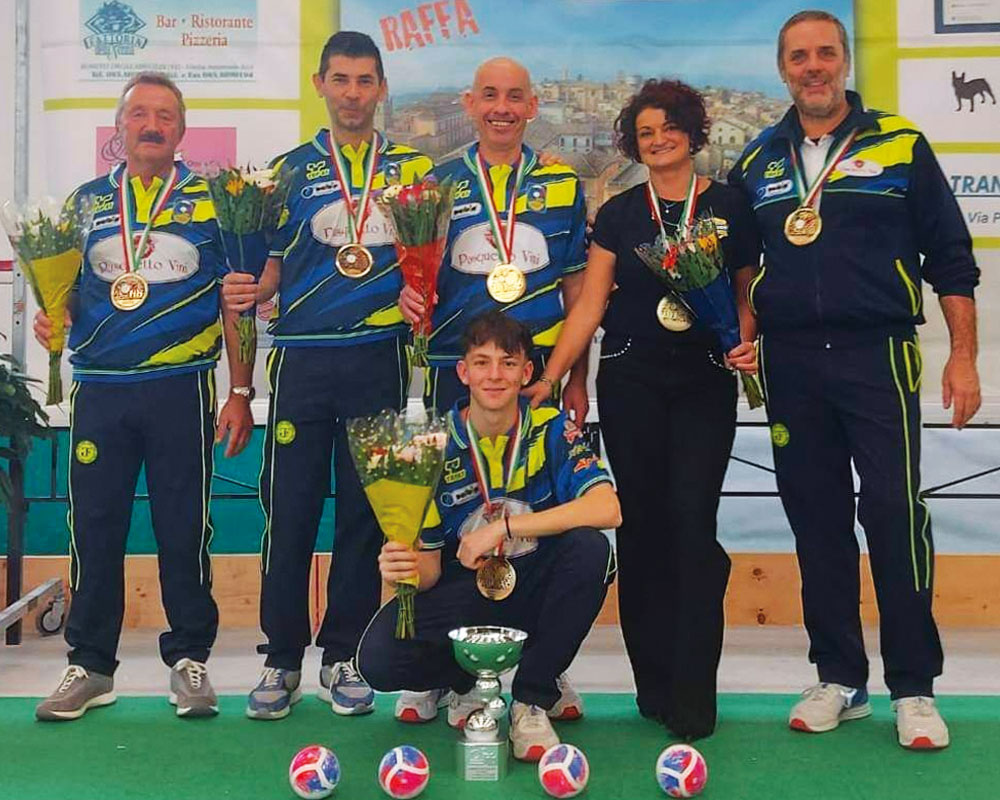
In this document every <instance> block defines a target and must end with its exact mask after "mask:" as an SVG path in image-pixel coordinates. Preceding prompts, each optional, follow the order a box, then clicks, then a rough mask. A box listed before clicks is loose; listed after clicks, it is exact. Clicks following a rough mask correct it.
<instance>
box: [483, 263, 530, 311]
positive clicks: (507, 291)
mask: <svg viewBox="0 0 1000 800" xmlns="http://www.w3.org/2000/svg"><path fill="white" fill-rule="evenodd" d="M527 288H528V282H527V281H526V280H525V278H524V273H523V272H521V270H519V269H518V268H517V267H515V266H514V265H513V264H498V265H497V266H495V267H493V270H492V271H491V272H490V274H489V275H488V276H487V277H486V290H487V291H488V292H489V293H490V297H492V298H493V299H494V300H496V301H497V302H498V303H513V302H514V301H515V300H519V299H520V298H521V296H522V295H523V294H524V292H525V290H526V289H527Z"/></svg>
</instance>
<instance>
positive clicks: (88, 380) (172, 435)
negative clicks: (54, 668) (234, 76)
mask: <svg viewBox="0 0 1000 800" xmlns="http://www.w3.org/2000/svg"><path fill="white" fill-rule="evenodd" d="M115 122H116V124H117V127H118V136H119V137H120V138H121V140H122V142H123V144H124V149H125V162H124V163H123V164H119V165H118V166H116V167H114V168H113V169H112V170H111V172H110V173H108V174H107V175H103V176H101V177H99V178H97V179H95V180H93V181H89V182H87V183H85V184H83V186H81V187H80V188H79V189H77V190H76V192H75V193H74V195H72V196H71V198H70V200H69V201H68V202H70V203H73V202H77V201H78V199H82V198H86V197H88V196H89V197H91V198H92V199H93V200H94V203H95V209H96V211H95V216H94V225H93V230H92V231H91V233H90V234H89V235H88V237H87V240H86V242H85V244H84V247H83V251H84V261H83V270H82V273H81V276H80V280H79V284H78V287H77V290H76V293H75V298H74V300H75V302H74V303H73V313H72V321H73V327H72V331H71V333H70V339H69V347H70V349H71V350H72V351H73V354H72V355H71V356H70V363H72V365H73V381H74V382H73V388H72V390H71V392H70V463H69V501H70V503H69V526H70V557H71V566H70V586H71V589H72V592H73V602H72V603H71V604H70V610H69V618H68V620H67V622H66V641H67V642H68V643H69V645H70V647H71V648H72V649H71V650H70V653H69V666H68V667H67V668H66V669H65V671H64V672H63V674H62V677H61V679H60V681H59V685H58V686H57V687H56V689H55V691H54V692H53V693H52V694H51V695H50V696H49V697H48V698H46V699H45V700H43V701H42V702H41V703H40V704H39V705H38V707H37V709H36V712H35V713H36V716H37V717H38V719H40V720H53V721H57V720H70V719H76V718H78V717H80V716H82V715H83V714H84V713H85V712H86V711H87V709H89V708H93V707H96V706H103V705H108V704H110V703H113V702H115V691H114V678H113V675H114V672H115V669H116V667H117V666H118V661H117V660H116V658H115V656H116V651H117V648H118V638H119V634H120V632H121V625H122V616H123V613H124V604H125V586H124V559H125V544H126V540H127V538H128V532H129V525H130V521H131V518H132V504H133V500H134V495H135V488H136V481H137V479H138V477H139V471H140V469H141V468H142V467H145V471H146V483H147V486H148V489H149V505H150V512H151V514H152V520H153V534H154V536H155V537H156V544H157V551H158V558H159V567H160V584H161V591H162V597H163V606H164V610H165V611H166V615H167V622H168V624H169V630H168V631H166V632H164V633H163V634H161V636H160V654H161V656H162V658H163V660H164V662H165V663H166V664H167V666H168V667H170V668H171V671H170V702H171V703H173V704H174V705H175V706H176V710H177V715H178V716H182V717H197V716H210V715H214V714H216V713H217V712H218V701H217V700H216V696H215V692H214V691H213V690H212V685H211V683H210V682H209V679H208V673H207V671H206V667H205V661H206V660H207V659H208V655H209V651H210V650H211V647H212V644H213V643H214V641H215V634H216V628H217V626H218V611H217V609H216V605H215V601H214V600H213V599H212V591H211V590H212V566H211V563H210V560H209V552H208V545H209V542H210V541H211V539H212V523H211V520H210V518H209V512H208V501H209V491H210V485H211V480H212V460H213V453H212V450H213V448H212V445H213V439H214V440H215V441H220V440H221V439H222V438H223V437H225V436H226V435H228V436H229V443H228V446H227V448H226V456H227V457H228V456H231V455H235V454H236V453H238V452H240V451H241V450H242V449H243V448H244V447H245V446H246V443H247V441H248V440H249V437H250V432H251V430H252V428H253V420H252V418H251V416H250V400H249V397H248V390H247V389H246V387H248V386H249V383H250V368H249V367H248V366H246V365H244V364H241V363H240V359H239V350H238V348H239V339H238V336H237V334H236V329H235V319H236V317H235V315H234V314H229V313H224V314H223V319H222V323H221V324H220V320H219V283H220V282H221V280H222V277H223V275H224V274H225V272H226V263H225V256H224V255H223V250H222V243H221V240H220V238H219V228H218V224H217V223H216V220H215V210H214V206H213V205H212V201H211V198H210V197H209V194H208V187H207V186H206V184H205V182H204V181H203V180H202V179H201V178H199V177H198V176H197V175H195V174H194V173H193V172H191V170H190V169H189V168H188V167H187V165H185V164H184V163H183V162H181V161H178V160H176V149H177V146H178V144H179V143H180V141H181V139H182V138H183V136H184V130H185V108H184V98H183V96H182V95H181V92H180V90H179V89H178V88H177V86H176V85H174V83H173V81H171V80H170V78H168V77H167V76H166V75H163V74H161V73H155V72H142V73H139V74H137V75H136V76H135V77H133V78H132V79H131V80H130V81H129V82H128V83H127V84H126V86H125V89H124V91H123V92H122V95H121V99H120V100H119V103H118V109H117V112H116V115H115ZM168 260H169V262H170V263H171V269H170V270H163V269H158V267H159V266H161V265H162V263H165V262H167V261H168ZM51 332H52V325H51V321H50V320H49V319H48V318H47V317H46V316H45V315H44V314H43V313H42V312H39V313H38V315H37V316H36V317H35V336H36V338H37V339H38V340H39V341H40V342H41V343H42V344H43V345H44V344H46V343H47V342H48V339H49V337H50V335H51ZM223 341H224V342H225V346H226V354H227V357H228V361H229V374H230V377H231V380H232V383H233V386H232V388H231V390H230V393H229V397H228V399H227V401H226V403H225V405H224V406H223V409H222V411H221V413H220V414H219V416H218V420H216V395H215V378H214V367H215V363H216V361H218V359H219V354H220V351H221V349H222V344H223Z"/></svg>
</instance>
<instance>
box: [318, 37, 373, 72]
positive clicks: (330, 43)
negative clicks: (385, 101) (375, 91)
mask: <svg viewBox="0 0 1000 800" xmlns="http://www.w3.org/2000/svg"><path fill="white" fill-rule="evenodd" d="M333 56H347V57H348V58H374V59H375V73H376V74H377V75H378V82H379V83H381V82H382V81H384V80H385V70H384V69H383V67H382V53H381V52H380V51H379V49H378V45H377V44H375V42H374V40H373V39H372V37H371V36H369V35H368V34H367V33H361V32H360V31H338V32H337V33H335V34H333V36H331V37H330V38H329V39H327V40H326V44H325V45H323V52H322V53H321V54H320V57H319V75H320V77H322V76H323V75H325V74H326V70H327V67H328V66H329V65H330V58H331V57H333Z"/></svg>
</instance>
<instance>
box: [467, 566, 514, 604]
mask: <svg viewBox="0 0 1000 800" xmlns="http://www.w3.org/2000/svg"><path fill="white" fill-rule="evenodd" d="M516 583H517V572H515V571H514V565H513V564H511V563H510V561H509V560H508V559H507V558H505V557H504V556H490V557H489V558H487V559H486V561H485V562H484V563H483V565H482V566H481V567H480V568H479V569H478V570H477V571H476V588H478V589H479V593H480V594H481V595H482V596H483V597H485V598H487V599H488V600H506V599H507V598H508V597H510V595H511V592H513V591H514V585H515V584H516Z"/></svg>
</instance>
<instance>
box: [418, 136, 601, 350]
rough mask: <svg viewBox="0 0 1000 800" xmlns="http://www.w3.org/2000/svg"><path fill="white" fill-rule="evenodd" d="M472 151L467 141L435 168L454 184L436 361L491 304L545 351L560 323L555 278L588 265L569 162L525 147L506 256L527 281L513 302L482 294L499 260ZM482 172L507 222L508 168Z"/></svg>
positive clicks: (434, 335)
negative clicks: (542, 161) (546, 161)
mask: <svg viewBox="0 0 1000 800" xmlns="http://www.w3.org/2000/svg"><path fill="white" fill-rule="evenodd" d="M478 149H479V145H478V144H477V145H473V146H472V147H471V148H470V149H469V150H468V151H466V152H465V154H463V155H462V156H461V157H460V158H455V159H453V160H451V161H448V162H446V163H444V164H441V165H439V166H438V167H437V168H436V169H435V170H434V171H435V174H436V175H438V177H439V178H440V179H441V180H444V178H446V177H451V179H452V180H454V181H455V182H456V185H457V193H456V195H455V208H454V211H453V212H452V220H451V228H450V230H449V231H448V249H447V250H446V251H445V257H444V263H443V264H442V265H441V272H440V274H439V276H438V296H439V297H440V301H439V304H438V307H437V309H436V310H435V312H434V330H433V331H432V332H431V339H430V362H431V365H432V366H436V367H446V366H453V365H454V364H456V363H458V361H459V359H460V358H461V357H462V353H461V347H460V339H461V336H462V331H463V329H464V328H465V326H466V324H468V322H469V321H470V320H472V319H475V317H477V316H478V315H480V314H483V313H485V312H486V311H492V310H494V309H499V310H501V311H504V312H506V313H508V314H510V315H511V316H513V317H515V318H516V319H519V320H520V321H521V322H523V323H525V324H526V325H527V326H528V327H529V328H530V329H531V333H532V336H533V339H534V342H535V345H536V346H537V347H541V348H543V349H551V348H552V347H553V345H555V342H556V338H557V337H558V336H559V331H560V329H561V328H562V321H563V307H562V299H561V296H560V291H559V289H560V284H561V283H562V278H563V276H564V275H566V274H569V273H572V272H576V271H579V270H581V269H583V268H584V267H585V266H586V263H587V254H586V250H585V247H584V232H585V226H586V220H587V207H586V202H585V200H584V194H583V187H582V185H581V184H580V180H579V178H577V176H576V173H575V172H574V171H573V169H572V168H571V167H567V166H564V165H561V164H560V165H556V166H551V167H542V166H539V165H538V164H537V161H536V158H535V154H534V153H533V152H532V150H531V148H529V147H524V148H523V150H522V154H521V157H522V158H524V159H527V162H526V163H527V165H528V166H527V167H526V170H525V175H524V177H523V178H522V181H521V189H520V192H519V193H518V198H517V205H516V207H515V211H516V214H517V226H516V228H515V233H514V236H515V238H514V252H513V261H514V264H516V265H517V266H518V267H519V268H520V269H521V270H522V271H523V272H524V273H525V278H526V279H527V284H528V286H527V290H526V291H525V293H524V295H523V296H522V297H521V298H520V299H519V300H515V301H514V302H512V303H508V304H503V303H497V302H496V301H495V300H493V298H491V297H490V296H489V294H488V292H487V291H486V276H487V275H489V273H490V270H492V269H493V267H495V266H496V265H497V264H498V263H499V255H498V254H497V250H496V248H495V247H494V245H493V244H492V232H491V230H490V224H489V217H488V216H487V215H488V212H487V210H486V207H485V206H484V205H483V198H482V196H481V195H480V190H479V183H478V181H477V180H476V167H475V164H476V154H477V151H478ZM489 173H490V181H491V183H492V184H493V196H494V201H495V202H496V206H497V208H498V209H500V219H501V221H502V222H506V213H507V212H506V209H507V207H508V205H509V202H510V195H509V194H508V192H510V191H511V187H512V186H513V183H514V177H515V176H514V170H513V169H512V168H511V167H510V166H509V165H507V164H500V165H495V166H492V167H490V169H489Z"/></svg>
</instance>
